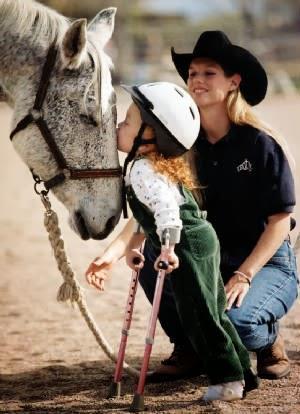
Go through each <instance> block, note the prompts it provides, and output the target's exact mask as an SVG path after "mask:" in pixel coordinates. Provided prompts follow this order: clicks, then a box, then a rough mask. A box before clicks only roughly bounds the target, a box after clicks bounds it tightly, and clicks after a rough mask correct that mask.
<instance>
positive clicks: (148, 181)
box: [130, 159, 183, 273]
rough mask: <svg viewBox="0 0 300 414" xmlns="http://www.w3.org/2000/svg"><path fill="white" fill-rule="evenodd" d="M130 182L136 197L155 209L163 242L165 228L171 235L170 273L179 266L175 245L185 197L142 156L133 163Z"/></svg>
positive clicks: (158, 231)
mask: <svg viewBox="0 0 300 414" xmlns="http://www.w3.org/2000/svg"><path fill="white" fill-rule="evenodd" d="M130 181H131V185H132V187H133V190H134V192H135V195H136V197H137V198H138V199H139V201H140V202H142V203H143V204H144V205H146V206H147V207H148V208H149V210H151V211H152V212H153V215H154V219H155V225H156V232H157V235H158V236H159V239H160V241H161V239H162V234H163V232H164V230H166V229H167V230H168V232H169V234H170V248H169V257H168V260H169V262H170V265H169V267H168V269H167V273H170V272H172V270H174V269H176V268H177V267H178V265H179V261H178V258H177V256H176V254H175V252H174V247H175V244H176V243H179V241H180V233H181V227H182V222H181V219H180V209H179V205H180V204H181V203H182V202H183V198H182V196H181V195H180V193H179V190H178V188H177V186H176V185H175V184H172V183H171V182H170V181H169V180H168V179H167V178H166V177H165V176H163V175H162V174H159V173H157V172H156V171H155V170H154V168H153V166H152V164H151V162H150V160H147V159H140V160H137V161H136V162H135V163H134V165H133V167H132V169H131V172H130ZM160 258H161V257H160V256H159V257H158V258H157V260H156V262H155V268H156V270H158V269H157V264H158V262H159V261H160Z"/></svg>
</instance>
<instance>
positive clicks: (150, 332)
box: [130, 229, 170, 412]
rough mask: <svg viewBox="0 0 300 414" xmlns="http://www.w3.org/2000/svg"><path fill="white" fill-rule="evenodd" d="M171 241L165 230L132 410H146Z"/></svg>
mask: <svg viewBox="0 0 300 414" xmlns="http://www.w3.org/2000/svg"><path fill="white" fill-rule="evenodd" d="M169 242H170V233H169V231H168V229H166V230H165V231H164V232H163V235H162V248H161V256H162V260H161V261H160V262H159V264H158V268H159V269H160V270H159V271H158V274H157V280H156V285H155V292H154V299H153V304H152V311H151V316H150V320H149V323H148V329H147V336H146V340H145V349H144V357H143V362H142V367H141V371H140V377H139V382H138V385H137V388H136V391H135V394H134V397H133V400H132V403H131V406H130V411H131V412H139V411H144V408H145V404H144V388H145V381H146V375H147V370H148V366H149V360H150V355H151V351H152V345H153V343H154V335H155V329H156V322H157V316H158V311H159V306H160V301H161V295H162V290H163V286H164V281H165V276H166V270H167V269H168V266H169V263H168V252H169V244H170V243H169Z"/></svg>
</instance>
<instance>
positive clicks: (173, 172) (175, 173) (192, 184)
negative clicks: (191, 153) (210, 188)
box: [147, 152, 199, 190]
mask: <svg viewBox="0 0 300 414" xmlns="http://www.w3.org/2000/svg"><path fill="white" fill-rule="evenodd" d="M147 158H149V160H150V161H151V162H152V164H153V166H154V169H155V171H157V172H158V173H160V174H162V175H165V176H167V177H168V178H169V179H170V181H172V182H173V183H176V184H182V185H184V186H185V187H186V188H188V189H189V190H195V189H196V188H198V187H199V185H197V183H196V180H195V178H194V176H193V174H192V171H191V169H190V167H189V164H188V163H187V161H186V160H185V159H184V157H183V156H181V157H169V158H165V157H164V156H163V155H161V154H159V153H158V152H150V153H149V154H147Z"/></svg>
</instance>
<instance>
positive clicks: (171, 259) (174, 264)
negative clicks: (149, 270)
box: [154, 250, 179, 273]
mask: <svg viewBox="0 0 300 414" xmlns="http://www.w3.org/2000/svg"><path fill="white" fill-rule="evenodd" d="M166 259H167V261H168V264H169V265H168V268H167V269H166V273H171V272H173V270H175V269H177V268H178V266H179V259H178V256H177V255H176V253H175V252H174V250H169V252H168V253H167V255H166V254H160V255H159V256H158V258H157V259H156V260H155V263H154V269H155V270H157V271H159V270H161V269H159V267H158V264H159V262H162V261H165V260H166Z"/></svg>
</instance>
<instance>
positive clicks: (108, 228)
mask: <svg viewBox="0 0 300 414" xmlns="http://www.w3.org/2000/svg"><path fill="white" fill-rule="evenodd" d="M115 225H116V216H112V217H110V218H109V219H108V220H107V222H106V225H105V230H106V232H108V233H110V232H111V231H112V230H113V228H114V227H115Z"/></svg>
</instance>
